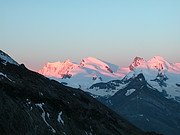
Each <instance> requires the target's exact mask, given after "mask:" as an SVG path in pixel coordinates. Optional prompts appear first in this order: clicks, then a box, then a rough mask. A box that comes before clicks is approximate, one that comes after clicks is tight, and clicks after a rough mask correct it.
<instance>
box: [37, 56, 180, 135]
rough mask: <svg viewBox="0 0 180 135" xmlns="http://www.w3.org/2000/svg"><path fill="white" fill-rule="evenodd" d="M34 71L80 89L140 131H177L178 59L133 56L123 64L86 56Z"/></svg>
mask: <svg viewBox="0 0 180 135" xmlns="http://www.w3.org/2000/svg"><path fill="white" fill-rule="evenodd" d="M38 72H39V73H40V74H43V75H45V76H47V77H49V78H51V79H55V80H57V81H59V82H61V83H63V84H64V85H68V86H71V87H74V88H80V89H82V90H83V91H85V92H87V93H89V94H90V95H91V96H93V97H94V98H96V99H98V100H99V101H101V102H102V103H104V104H105V105H106V106H108V107H109V108H111V109H113V110H114V111H116V112H117V113H118V114H120V115H122V116H123V117H125V118H127V119H128V120H129V121H131V122H132V123H133V124H135V125H136V126H138V127H139V128H141V129H143V130H144V131H156V132H158V133H162V134H164V135H172V134H173V135H179V134H180V63H169V62H167V61H166V60H165V59H164V58H162V57H160V56H155V57H153V58H152V59H150V60H148V61H146V60H144V59H143V58H140V57H135V58H134V61H133V62H132V63H131V64H130V66H129V67H127V68H123V67H120V66H118V65H114V64H110V63H108V62H105V61H103V60H99V59H96V58H93V57H88V58H84V59H83V60H82V61H81V63H79V64H77V63H73V62H71V61H70V60H67V61H65V62H56V63H46V65H45V66H44V67H43V68H42V69H41V70H39V71H38Z"/></svg>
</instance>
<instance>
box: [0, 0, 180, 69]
mask: <svg viewBox="0 0 180 135" xmlns="http://www.w3.org/2000/svg"><path fill="white" fill-rule="evenodd" d="M0 49H1V50H3V51H4V52H6V53H8V54H9V55H10V56H11V57H13V58H14V59H15V60H16V61H17V62H18V63H24V64H25V65H26V66H27V67H28V68H30V69H32V70H34V71H37V70H39V69H40V68H42V67H43V65H44V64H45V63H46V62H56V61H64V60H66V59H70V60H72V61H75V62H80V61H81V59H83V58H86V57H95V58H99V59H102V60H104V61H108V62H110V63H113V64H116V65H119V66H122V67H127V66H129V65H130V64H131V62H132V61H133V59H134V57H136V56H139V57H142V58H144V59H146V60H149V59H151V58H152V57H153V56H162V57H164V58H165V59H166V60H167V61H169V62H172V63H175V62H180V0H0Z"/></svg>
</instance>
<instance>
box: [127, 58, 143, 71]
mask: <svg viewBox="0 0 180 135" xmlns="http://www.w3.org/2000/svg"><path fill="white" fill-rule="evenodd" d="M141 62H144V59H143V58H140V57H135V58H134V61H133V62H132V64H131V65H130V66H129V69H130V70H133V69H134V68H135V67H137V66H139V65H140V64H141Z"/></svg>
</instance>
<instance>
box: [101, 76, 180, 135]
mask: <svg viewBox="0 0 180 135" xmlns="http://www.w3.org/2000/svg"><path fill="white" fill-rule="evenodd" d="M127 82H128V84H127V86H126V87H124V88H122V89H120V90H119V91H118V92H117V93H116V94H115V95H113V96H112V97H109V98H104V97H100V98H99V100H100V101H101V102H103V103H104V104H106V105H107V106H108V107H109V108H111V109H112V110H114V111H115V112H117V113H118V114H119V115H121V116H123V117H125V118H126V119H127V120H129V121H130V122H132V123H133V124H134V125H136V126H137V127H139V128H141V129H142V130H144V131H156V132H158V133H162V134H164V135H180V104H179V103H178V102H176V101H174V100H173V99H167V98H165V93H164V91H162V92H159V91H158V90H157V89H154V88H153V87H152V86H150V85H149V84H148V83H147V81H146V80H145V78H144V75H143V74H139V75H138V76H137V77H135V78H131V79H130V80H127Z"/></svg>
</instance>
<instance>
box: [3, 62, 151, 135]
mask: <svg viewBox="0 0 180 135" xmlns="http://www.w3.org/2000/svg"><path fill="white" fill-rule="evenodd" d="M0 134H1V135H12V134H13V135H51V134H59V135H147V133H144V132H143V131H141V130H139V129H138V128H136V127H135V126H133V125H132V124H130V123H129V122H127V121H126V120H125V119H123V118H122V117H120V116H119V115H117V114H116V113H114V112H113V111H111V110H110V109H108V108H107V107H105V106H104V105H102V104H101V103H99V102H98V101H96V100H95V99H93V98H92V97H91V96H89V95H87V94H86V93H84V92H83V91H81V90H78V89H73V88H70V87H66V86H63V85H62V84H60V83H58V82H56V81H53V80H49V79H48V78H45V77H44V76H42V75H40V74H38V73H35V72H32V71H30V70H28V69H26V68H25V66H24V65H19V66H17V65H14V64H10V63H8V62H6V64H4V60H2V59H1V61H0ZM149 134H150V133H149ZM152 134H154V133H152Z"/></svg>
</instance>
